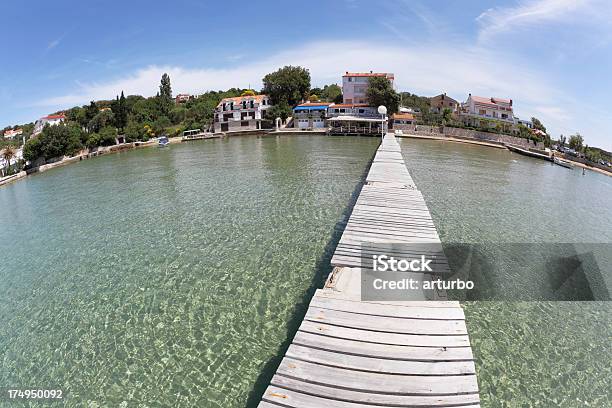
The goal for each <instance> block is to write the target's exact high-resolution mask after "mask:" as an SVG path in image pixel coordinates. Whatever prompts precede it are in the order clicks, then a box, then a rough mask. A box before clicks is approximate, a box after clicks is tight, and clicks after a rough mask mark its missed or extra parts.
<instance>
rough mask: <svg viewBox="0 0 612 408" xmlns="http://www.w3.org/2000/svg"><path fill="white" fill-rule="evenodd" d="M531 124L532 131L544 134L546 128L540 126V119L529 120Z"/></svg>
mask: <svg viewBox="0 0 612 408" xmlns="http://www.w3.org/2000/svg"><path fill="white" fill-rule="evenodd" d="M531 123H532V124H533V128H534V129H538V130H541V131H542V132H544V133H546V127H545V126H544V125H543V124H542V122H540V119H538V118H531Z"/></svg>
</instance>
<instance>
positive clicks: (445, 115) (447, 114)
mask: <svg viewBox="0 0 612 408" xmlns="http://www.w3.org/2000/svg"><path fill="white" fill-rule="evenodd" d="M452 115H453V111H451V110H450V109H449V108H444V110H443V111H442V124H443V125H446V124H448V123H450V121H451V119H452Z"/></svg>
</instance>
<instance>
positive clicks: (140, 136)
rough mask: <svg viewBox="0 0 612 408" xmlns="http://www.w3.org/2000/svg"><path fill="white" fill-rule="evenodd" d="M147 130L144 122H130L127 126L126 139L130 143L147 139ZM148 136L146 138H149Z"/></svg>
mask: <svg viewBox="0 0 612 408" xmlns="http://www.w3.org/2000/svg"><path fill="white" fill-rule="evenodd" d="M145 136H146V131H145V128H144V125H143V124H142V123H137V122H134V121H130V122H128V124H127V125H126V126H125V141H126V142H128V143H132V142H135V141H137V140H143V141H145ZM148 139H149V138H148V136H147V137H146V140H148Z"/></svg>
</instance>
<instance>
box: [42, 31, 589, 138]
mask: <svg viewBox="0 0 612 408" xmlns="http://www.w3.org/2000/svg"><path fill="white" fill-rule="evenodd" d="M284 65H301V66H304V67H307V68H309V69H310V72H311V75H312V79H313V85H323V84H326V83H340V82H341V75H342V73H343V72H344V71H346V70H351V71H369V70H375V71H387V72H394V73H395V77H396V88H398V89H399V90H406V91H410V92H413V93H417V94H421V95H434V94H437V93H440V92H447V93H448V94H449V96H452V97H454V98H456V99H459V100H465V98H466V97H467V94H468V93H472V94H477V95H483V96H499V97H508V98H512V99H513V100H514V105H515V109H516V112H517V114H518V115H519V116H524V117H531V116H538V117H539V118H540V119H541V120H542V121H543V122H544V123H545V124H546V125H547V127H548V128H549V129H550V130H551V131H553V133H554V134H558V133H564V134H567V133H568V132H569V131H574V129H570V130H568V126H570V125H571V126H575V125H576V123H575V118H574V117H572V115H576V116H577V117H581V116H580V115H581V114H580V113H579V111H578V110H577V109H575V106H576V105H577V104H576V103H575V102H574V101H573V100H571V99H570V98H569V97H568V96H566V95H565V94H564V93H563V91H562V87H559V86H557V84H553V83H550V82H549V79H548V78H547V77H546V75H545V74H541V73H539V72H538V71H536V70H533V69H530V68H529V67H527V66H526V64H525V62H524V61H513V60H511V59H509V58H508V57H507V56H505V55H503V54H501V53H497V52H495V51H492V50H488V49H485V48H481V47H476V46H458V45H457V44H449V45H440V44H423V45H382V44H378V43H364V42H362V41H356V42H350V41H348V42H330V41H327V42H316V43H311V44H307V45H304V46H301V47H296V48H294V49H292V50H288V51H283V52H280V53H277V54H275V55H272V56H269V57H266V58H262V59H260V60H251V61H250V62H242V63H241V64H240V65H239V66H236V67H229V68H224V69H218V68H201V69H188V68H184V67H179V66H149V67H146V68H143V69H140V70H138V71H135V72H133V73H131V74H129V75H126V76H124V77H122V78H117V79H114V80H111V81H108V82H92V83H87V82H83V83H78V84H77V86H76V89H75V90H74V91H73V92H71V93H68V94H65V95H60V96H57V97H52V98H48V99H44V100H42V101H41V102H40V103H39V104H37V105H38V106H45V107H49V108H51V107H52V109H50V110H54V109H61V108H66V107H69V106H74V105H76V104H84V103H87V102H89V101H90V100H97V99H110V98H114V97H115V95H117V94H119V93H120V92H121V91H122V90H123V91H124V92H125V94H126V95H129V94H141V95H145V96H150V95H154V94H155V93H156V92H157V90H158V84H159V80H160V77H161V75H162V73H164V72H167V73H168V74H169V75H170V78H171V80H172V88H173V91H174V93H179V92H180V93H183V92H188V93H196V94H197V93H202V92H205V91H207V90H219V89H227V88H231V87H241V88H246V87H248V86H249V85H250V86H251V87H252V88H256V89H258V88H260V87H261V78H262V77H263V76H264V75H265V74H266V73H268V72H271V71H273V70H276V69H278V68H279V67H282V66H284ZM586 115H587V116H588V113H586ZM582 117H584V116H582ZM583 130H584V129H583ZM584 133H585V134H586V132H584Z"/></svg>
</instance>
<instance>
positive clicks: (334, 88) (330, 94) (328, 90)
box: [317, 84, 342, 103]
mask: <svg viewBox="0 0 612 408" xmlns="http://www.w3.org/2000/svg"><path fill="white" fill-rule="evenodd" d="M317 95H321V99H323V100H324V101H327V102H334V103H342V88H340V87H339V86H338V85H336V84H331V85H325V86H324V87H323V89H322V90H321V91H320V92H319V93H317Z"/></svg>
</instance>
